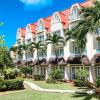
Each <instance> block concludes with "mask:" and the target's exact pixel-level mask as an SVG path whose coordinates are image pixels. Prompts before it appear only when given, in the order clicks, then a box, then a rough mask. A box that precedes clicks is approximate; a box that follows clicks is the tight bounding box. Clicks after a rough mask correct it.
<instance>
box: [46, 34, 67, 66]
mask: <svg viewBox="0 0 100 100" xmlns="http://www.w3.org/2000/svg"><path fill="white" fill-rule="evenodd" d="M46 42H47V45H48V44H52V47H53V52H54V54H55V56H56V59H57V64H58V54H57V49H58V48H59V46H60V45H64V44H65V43H64V38H63V37H61V36H58V35H57V34H53V35H50V36H49V38H48V39H47V40H46ZM58 66H59V65H58Z"/></svg>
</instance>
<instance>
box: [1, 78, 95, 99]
mask: <svg viewBox="0 0 100 100" xmlns="http://www.w3.org/2000/svg"><path fill="white" fill-rule="evenodd" d="M27 81H31V82H34V83H36V84H37V85H39V86H41V87H44V88H55V89H75V88H76V87H73V86H72V85H70V84H67V85H66V83H64V84H47V83H45V82H44V81H33V80H29V79H28V80H27ZM25 87H26V89H24V90H17V91H8V92H4V93H1V92H0V100H97V99H95V98H93V97H92V96H89V95H86V94H84V95H83V94H69V93H66V94H65V93H44V92H38V91H34V90H32V89H30V88H29V87H28V86H26V85H25Z"/></svg>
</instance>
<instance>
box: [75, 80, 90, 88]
mask: <svg viewBox="0 0 100 100" xmlns="http://www.w3.org/2000/svg"><path fill="white" fill-rule="evenodd" d="M74 84H75V86H79V87H85V86H87V85H88V81H84V80H79V79H77V80H75V81H74Z"/></svg>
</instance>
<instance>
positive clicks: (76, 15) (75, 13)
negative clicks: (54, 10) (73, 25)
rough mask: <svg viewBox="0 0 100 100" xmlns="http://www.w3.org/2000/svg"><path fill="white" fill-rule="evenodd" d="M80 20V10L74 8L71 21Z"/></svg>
mask: <svg viewBox="0 0 100 100" xmlns="http://www.w3.org/2000/svg"><path fill="white" fill-rule="evenodd" d="M78 19H80V15H79V13H78V8H77V7H73V9H72V13H71V15H70V20H71V21H76V20H78Z"/></svg>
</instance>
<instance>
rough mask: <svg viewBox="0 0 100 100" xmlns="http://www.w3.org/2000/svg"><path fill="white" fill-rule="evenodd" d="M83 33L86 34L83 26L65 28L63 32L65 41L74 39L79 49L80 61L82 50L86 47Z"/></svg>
mask: <svg viewBox="0 0 100 100" xmlns="http://www.w3.org/2000/svg"><path fill="white" fill-rule="evenodd" d="M85 34H86V30H85V29H84V28H83V27H77V28H76V27H75V28H72V29H71V30H69V29H67V30H66V32H65V35H66V40H65V42H67V41H68V40H69V39H74V40H75V43H76V45H77V46H78V48H79V50H80V55H81V62H82V56H83V52H84V51H85V48H86V35H85ZM82 64H83V63H82Z"/></svg>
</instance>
